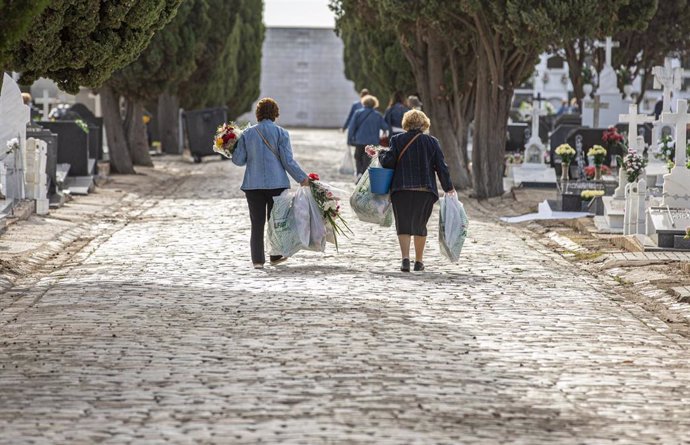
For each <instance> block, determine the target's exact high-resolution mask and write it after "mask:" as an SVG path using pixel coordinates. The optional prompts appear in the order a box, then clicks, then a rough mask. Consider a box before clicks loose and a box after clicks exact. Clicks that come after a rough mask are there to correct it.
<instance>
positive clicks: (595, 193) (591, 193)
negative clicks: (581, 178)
mask: <svg viewBox="0 0 690 445" xmlns="http://www.w3.org/2000/svg"><path fill="white" fill-rule="evenodd" d="M601 196H604V191H603V190H583V191H582V193H580V198H582V199H594V198H599V197H601Z"/></svg>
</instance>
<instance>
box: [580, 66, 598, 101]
mask: <svg viewBox="0 0 690 445" xmlns="http://www.w3.org/2000/svg"><path fill="white" fill-rule="evenodd" d="M595 75H596V71H595V70H594V67H593V66H591V65H585V66H583V67H582V91H583V92H584V93H585V99H589V97H590V95H591V94H592V91H594V76H595Z"/></svg>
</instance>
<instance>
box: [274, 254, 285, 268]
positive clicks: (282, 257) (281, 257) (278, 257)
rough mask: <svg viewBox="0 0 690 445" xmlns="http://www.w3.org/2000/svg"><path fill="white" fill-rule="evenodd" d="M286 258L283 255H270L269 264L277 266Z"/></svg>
mask: <svg viewBox="0 0 690 445" xmlns="http://www.w3.org/2000/svg"><path fill="white" fill-rule="evenodd" d="M287 260H288V259H287V257H285V256H280V255H278V256H272V257H271V266H277V265H278V264H280V263H284V262H286V261H287Z"/></svg>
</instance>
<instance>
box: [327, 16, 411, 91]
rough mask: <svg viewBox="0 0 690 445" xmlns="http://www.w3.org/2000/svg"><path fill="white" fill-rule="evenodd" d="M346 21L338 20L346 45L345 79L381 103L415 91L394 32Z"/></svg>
mask: <svg viewBox="0 0 690 445" xmlns="http://www.w3.org/2000/svg"><path fill="white" fill-rule="evenodd" d="M349 18H350V17H349V16H345V17H344V19H343V20H341V21H340V23H339V25H340V26H339V28H338V33H339V35H340V37H341V38H342V39H343V43H344V46H345V48H344V53H343V57H344V60H345V76H346V77H347V78H348V79H350V80H351V81H353V82H354V83H355V89H356V90H358V91H359V90H361V89H362V88H367V89H369V91H371V92H372V94H374V95H376V96H379V97H380V98H381V99H383V100H382V104H383V103H384V101H385V100H387V99H388V98H390V97H391V96H392V95H393V93H395V91H402V92H404V93H411V92H414V91H416V90H417V85H416V83H415V80H414V75H413V74H412V67H411V66H410V64H409V62H408V61H407V59H406V58H405V55H404V53H403V49H402V47H401V46H400V41H399V40H398V37H397V36H396V35H395V33H394V32H392V31H389V32H385V31H382V30H381V29H377V28H375V27H372V26H370V25H374V26H375V23H373V24H372V23H369V24H367V22H366V21H359V20H349Z"/></svg>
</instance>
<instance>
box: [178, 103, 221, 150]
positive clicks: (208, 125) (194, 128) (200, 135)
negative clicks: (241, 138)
mask: <svg viewBox="0 0 690 445" xmlns="http://www.w3.org/2000/svg"><path fill="white" fill-rule="evenodd" d="M227 120H228V110H227V109H226V108H208V109H205V110H194V111H186V112H185V113H184V122H185V127H186V129H187V137H188V138H189V151H190V152H191V153H192V156H194V158H195V159H200V158H201V157H202V156H210V155H217V154H218V153H216V152H214V151H213V141H212V140H213V135H214V134H215V132H216V129H217V128H218V126H220V125H222V124H223V123H225V122H227Z"/></svg>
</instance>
